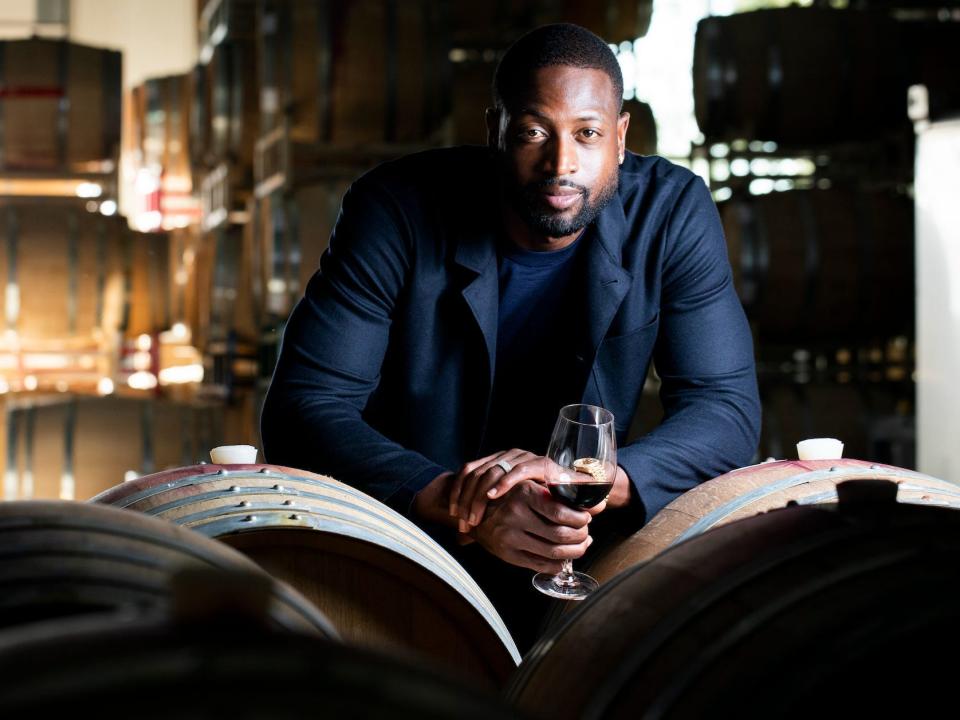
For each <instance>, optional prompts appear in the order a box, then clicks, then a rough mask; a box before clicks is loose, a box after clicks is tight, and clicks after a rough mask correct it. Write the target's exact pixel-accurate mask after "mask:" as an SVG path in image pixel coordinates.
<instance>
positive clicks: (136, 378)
mask: <svg viewBox="0 0 960 720" xmlns="http://www.w3.org/2000/svg"><path fill="white" fill-rule="evenodd" d="M127 385H129V386H130V387H131V388H133V389H134V390H152V389H153V388H155V387H156V386H157V376H156V375H154V374H153V373H151V372H146V371H145V370H139V371H138V372H135V373H133V374H132V375H131V376H130V377H129V378H127Z"/></svg>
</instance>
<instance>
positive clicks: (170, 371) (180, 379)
mask: <svg viewBox="0 0 960 720" xmlns="http://www.w3.org/2000/svg"><path fill="white" fill-rule="evenodd" d="M198 382H203V365H199V364H196V363H195V364H192V365H174V366H173V367H167V368H163V369H162V370H161V371H160V384H161V385H182V384H184V383H198Z"/></svg>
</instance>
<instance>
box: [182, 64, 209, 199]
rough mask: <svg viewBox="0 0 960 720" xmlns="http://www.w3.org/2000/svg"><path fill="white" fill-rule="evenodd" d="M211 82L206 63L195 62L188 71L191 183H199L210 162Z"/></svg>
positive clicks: (195, 184) (196, 184)
mask: <svg viewBox="0 0 960 720" xmlns="http://www.w3.org/2000/svg"><path fill="white" fill-rule="evenodd" d="M211 102H212V98H211V83H210V73H209V70H208V66H207V65H202V64H197V65H195V66H194V67H193V69H192V70H191V71H190V116H189V118H188V129H189V135H190V145H189V151H190V164H191V166H192V170H193V184H194V186H198V185H199V179H200V175H201V174H202V172H201V171H202V169H203V168H205V167H206V166H207V165H209V164H211V162H212V158H211V156H210V133H211V123H210V117H211V113H212V110H211Z"/></svg>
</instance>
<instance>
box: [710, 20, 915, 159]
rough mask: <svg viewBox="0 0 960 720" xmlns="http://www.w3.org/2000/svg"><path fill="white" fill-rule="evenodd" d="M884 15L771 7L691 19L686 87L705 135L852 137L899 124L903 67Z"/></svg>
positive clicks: (808, 139) (814, 140)
mask: <svg viewBox="0 0 960 720" xmlns="http://www.w3.org/2000/svg"><path fill="white" fill-rule="evenodd" d="M898 47H899V35H898V31H897V25H896V23H895V22H894V21H893V20H892V19H891V18H890V17H889V16H887V15H886V14H882V13H872V12H865V11H856V10H835V9H828V8H795V7H788V8H777V9H771V10H758V11H755V12H748V13H737V14H734V15H730V16H727V17H708V18H705V19H703V20H701V21H700V22H699V23H698V25H697V35H696V43H695V47H694V61H693V93H694V108H695V112H696V116H697V123H698V124H699V126H700V130H701V132H703V134H704V135H705V136H706V138H707V140H708V141H710V142H713V141H720V140H733V139H737V138H747V139H756V138H759V139H762V140H773V141H776V142H778V143H782V144H786V145H810V144H823V143H830V142H839V141H861V140H863V139H864V138H865V137H869V136H877V135H879V134H882V133H883V132H885V131H888V130H891V129H896V128H902V127H903V126H904V124H905V109H904V108H905V98H906V91H907V85H908V73H907V72H905V67H904V63H903V62H902V58H901V56H900V54H899V53H898V52H897V49H898Z"/></svg>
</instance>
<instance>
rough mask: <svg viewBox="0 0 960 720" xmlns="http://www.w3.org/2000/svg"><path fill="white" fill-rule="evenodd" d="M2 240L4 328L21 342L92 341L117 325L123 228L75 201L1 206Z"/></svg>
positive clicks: (0, 268)
mask: <svg viewBox="0 0 960 720" xmlns="http://www.w3.org/2000/svg"><path fill="white" fill-rule="evenodd" d="M0 223H2V227H3V233H4V237H5V238H6V249H5V252H3V253H0V273H2V276H3V277H4V278H6V281H7V287H8V290H7V292H6V293H3V296H2V297H0V313H2V316H3V317H4V318H6V326H7V327H8V328H10V329H15V330H17V332H18V333H19V336H20V338H21V339H22V340H24V341H32V340H39V341H42V340H49V339H62V338H68V337H92V336H94V335H105V334H108V333H110V332H112V331H116V330H118V329H119V328H120V326H121V323H122V320H123V318H122V311H123V303H124V291H125V288H124V285H125V282H124V273H125V272H126V270H127V258H126V243H127V242H128V238H127V237H126V233H127V231H126V228H125V226H124V224H123V222H122V221H121V220H120V219H119V218H117V217H104V216H103V215H100V214H97V213H89V212H87V211H86V210H85V209H84V208H83V207H82V206H80V205H78V204H77V203H76V202H63V201H60V202H56V201H44V202H42V203H40V202H31V201H29V200H12V199H6V200H4V201H2V202H0Z"/></svg>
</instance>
